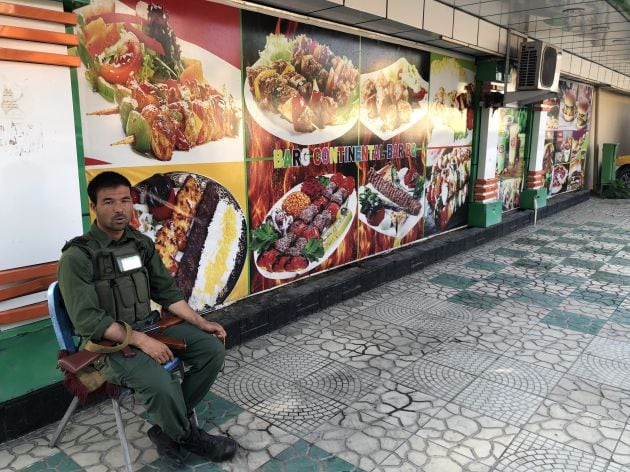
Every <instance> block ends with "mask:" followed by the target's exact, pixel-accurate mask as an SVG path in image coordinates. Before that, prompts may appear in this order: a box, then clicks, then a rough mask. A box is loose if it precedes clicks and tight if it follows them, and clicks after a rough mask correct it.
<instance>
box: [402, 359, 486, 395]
mask: <svg viewBox="0 0 630 472" xmlns="http://www.w3.org/2000/svg"><path fill="white" fill-rule="evenodd" d="M474 379H475V376H474V375H472V374H467V373H465V372H462V371H461V370H457V369H452V368H450V367H446V366H443V365H440V364H436V363H434V362H428V361H425V360H422V359H421V360H419V361H416V362H415V363H414V364H412V365H410V366H408V367H406V368H404V369H402V370H401V371H400V372H398V373H397V374H396V375H395V376H394V377H393V378H392V380H393V381H395V382H398V383H400V384H403V385H405V386H407V387H409V388H412V389H415V390H418V391H421V392H426V393H428V394H430V395H433V396H436V397H438V398H441V399H443V400H446V401H449V400H452V399H453V398H454V397H455V396H456V395H458V394H459V393H460V392H461V391H462V390H463V389H464V388H466V386H468V385H469V384H470V383H471V382H472V381H473V380H474Z"/></svg>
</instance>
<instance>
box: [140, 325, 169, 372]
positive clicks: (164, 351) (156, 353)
mask: <svg viewBox="0 0 630 472" xmlns="http://www.w3.org/2000/svg"><path fill="white" fill-rule="evenodd" d="M133 338H137V340H136V339H133ZM133 338H132V343H133V344H134V345H135V346H136V347H137V348H138V349H141V350H142V352H144V353H145V354H146V355H148V356H150V357H151V358H153V359H154V360H155V362H157V363H158V364H166V363H167V362H169V361H172V360H173V353H172V352H171V350H170V349H169V347H168V346H167V345H166V344H164V343H161V342H160V341H158V340H156V339H153V338H152V337H151V336H147V335H146V334H144V333H138V332H134V336H133Z"/></svg>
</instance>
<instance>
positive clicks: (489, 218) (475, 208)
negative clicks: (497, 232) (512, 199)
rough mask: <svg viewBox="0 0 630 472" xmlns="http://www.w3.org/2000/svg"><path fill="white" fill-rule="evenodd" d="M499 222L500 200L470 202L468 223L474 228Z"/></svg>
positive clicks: (485, 226)
mask: <svg viewBox="0 0 630 472" xmlns="http://www.w3.org/2000/svg"><path fill="white" fill-rule="evenodd" d="M499 223H501V202H499V201H496V202H488V203H480V202H472V203H471V204H470V206H469V207H468V224H469V225H470V226H474V227H476V228H487V227H488V226H493V225H496V224H499Z"/></svg>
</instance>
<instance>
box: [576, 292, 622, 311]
mask: <svg viewBox="0 0 630 472" xmlns="http://www.w3.org/2000/svg"><path fill="white" fill-rule="evenodd" d="M624 296H625V294H619V295H617V294H614V293H610V292H603V291H598V290H588V289H584V288H582V289H580V288H578V289H577V290H575V291H574V292H573V293H571V295H570V298H572V299H574V300H580V301H583V302H586V303H595V304H597V305H602V306H607V307H617V306H619V304H620V303H621V302H622V301H623V299H624Z"/></svg>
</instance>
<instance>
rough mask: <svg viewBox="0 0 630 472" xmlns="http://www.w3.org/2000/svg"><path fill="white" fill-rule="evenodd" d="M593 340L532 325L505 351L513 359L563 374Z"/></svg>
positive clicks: (584, 336) (588, 337)
mask: <svg viewBox="0 0 630 472" xmlns="http://www.w3.org/2000/svg"><path fill="white" fill-rule="evenodd" d="M592 339H593V336H592V335H589V334H583V333H579V332H576V331H570V330H566V329H562V328H556V327H551V326H548V325H537V326H534V327H533V328H532V329H531V330H530V331H529V332H528V333H527V334H526V335H525V336H523V338H522V339H519V340H517V341H516V342H515V343H514V345H513V346H511V347H510V348H509V349H507V350H506V351H505V352H504V355H506V356H508V357H512V358H514V359H517V360H520V361H524V362H529V363H530V364H536V365H539V366H541V367H546V368H548V369H552V370H556V371H558V372H566V371H568V370H569V369H570V368H571V366H572V365H573V364H574V363H575V361H576V360H577V359H578V357H579V356H580V355H581V354H582V353H583V352H584V349H586V347H587V346H588V344H589V343H590V342H591V340H592Z"/></svg>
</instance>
